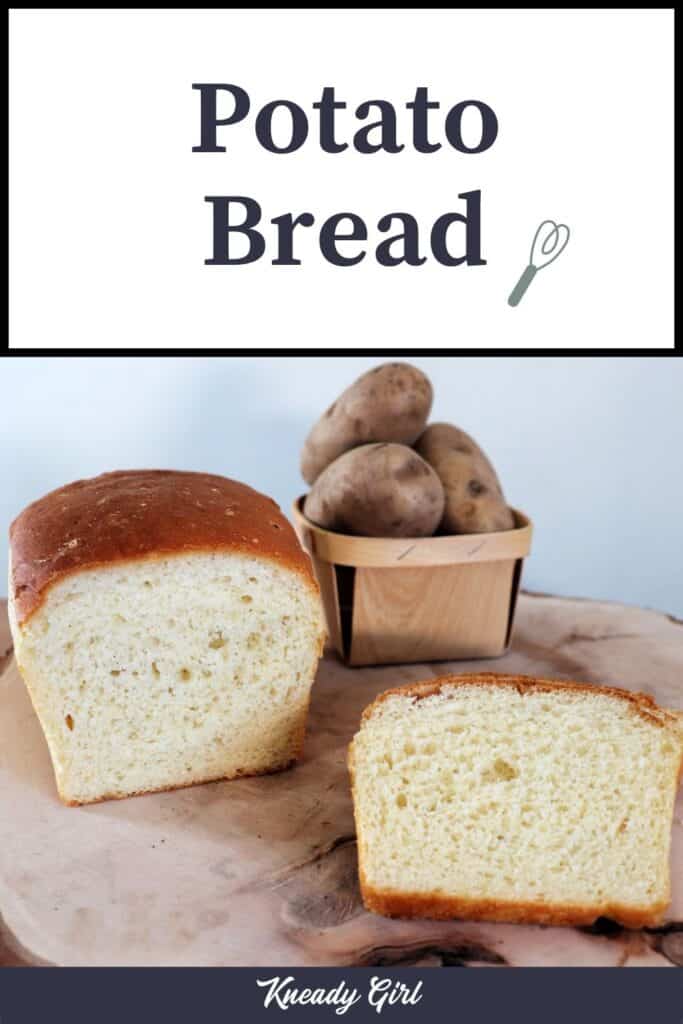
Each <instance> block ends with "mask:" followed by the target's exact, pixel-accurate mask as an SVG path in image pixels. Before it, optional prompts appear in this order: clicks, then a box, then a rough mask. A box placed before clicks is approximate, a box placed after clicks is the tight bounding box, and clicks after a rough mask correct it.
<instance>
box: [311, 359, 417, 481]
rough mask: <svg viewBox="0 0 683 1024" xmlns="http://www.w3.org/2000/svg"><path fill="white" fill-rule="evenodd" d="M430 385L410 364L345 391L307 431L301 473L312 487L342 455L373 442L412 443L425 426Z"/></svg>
mask: <svg viewBox="0 0 683 1024" xmlns="http://www.w3.org/2000/svg"><path fill="white" fill-rule="evenodd" d="M431 407H432V385H431V384H430V383H429V380H428V379H427V377H425V375H424V373H422V371H421V370H418V369H417V368H416V367H415V366H409V365H408V363H384V364H383V365H382V366H376V367H375V368H374V370H369V371H368V372H367V373H364V374H363V376H362V377H359V378H358V380H357V381H356V382H355V384H352V385H351V386H350V387H348V388H347V389H346V391H344V393H343V394H342V395H340V397H339V398H338V399H337V401H336V402H334V403H333V404H332V405H331V406H330V408H329V409H328V410H327V412H326V413H325V414H324V415H323V416H321V418H320V419H319V420H318V422H317V423H316V424H315V426H314V427H313V429H312V430H311V432H310V433H309V435H308V437H307V438H306V441H305V443H304V448H303V452H302V455H301V474H302V476H303V478H304V480H305V481H306V483H307V484H312V483H314V482H315V480H316V479H317V478H318V477H319V476H320V474H321V473H322V471H323V470H324V469H325V467H326V466H329V464H330V463H331V462H333V461H334V459H336V458H337V457H338V456H339V455H341V454H342V453H343V452H346V451H348V450H349V449H350V448H357V447H358V446H359V445H361V444H368V443H370V442H373V441H396V442H398V443H399V444H409V445H410V444H413V442H414V441H415V440H416V439H417V438H418V437H419V436H420V434H421V433H422V431H423V430H424V428H425V425H426V423H427V418H428V416H429V410H430V409H431Z"/></svg>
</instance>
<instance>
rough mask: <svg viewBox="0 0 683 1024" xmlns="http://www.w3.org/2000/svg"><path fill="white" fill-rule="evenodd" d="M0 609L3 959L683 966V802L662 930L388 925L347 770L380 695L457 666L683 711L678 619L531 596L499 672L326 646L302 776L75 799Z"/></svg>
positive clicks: (296, 772) (490, 665) (485, 664)
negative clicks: (641, 696)
mask: <svg viewBox="0 0 683 1024" xmlns="http://www.w3.org/2000/svg"><path fill="white" fill-rule="evenodd" d="M0 611H2V615H1V616H0V964H3V965H5V966H8V965H14V964H23V963H27V964H41V963H50V964H62V965H85V964H88V965H123V964H130V965H245V966H247V965H269V966H282V965H287V966H297V965H299V966H304V965H341V966H345V965H378V966H380V965H394V964H397V965H398V964H400V965H420V966H423V965H425V966H426V965H445V966H481V965H491V966H512V965H527V966H528V965H566V966H571V965H595V966H598V965H604V966H622V965H628V966H672V965H675V964H678V965H681V964H683V870H682V869H683V801H682V799H681V796H680V795H679V801H678V804H677V807H676V812H675V822H674V836H673V850H672V881H673V900H672V904H671V907H670V910H669V914H668V916H667V918H666V920H665V923H664V924H663V925H662V926H661V927H659V928H655V929H647V930H644V931H640V932H629V931H626V930H624V929H622V928H620V927H619V926H617V925H615V924H614V923H613V922H611V921H608V920H600V921H598V922H597V923H596V925H595V926H593V927H591V928H548V927H536V926H517V925H502V924H501V925H497V924H482V923H473V922H466V921H453V922H431V921H401V920H388V919H384V918H381V917H378V916H376V915H373V914H368V913H366V912H365V910H364V909H363V907H362V905H361V903H360V898H359V893H358V881H357V874H356V848H355V836H354V830H353V817H352V809H351V800H350V794H349V788H348V779H347V774H346V765H345V754H346V746H347V744H348V741H349V740H350V738H351V736H352V735H353V733H354V731H355V730H356V728H357V724H358V720H359V717H360V713H361V711H362V709H363V708H364V707H365V706H366V705H367V704H368V703H369V702H370V701H371V700H372V699H373V698H374V697H375V696H376V694H378V693H380V692H381V691H382V690H384V689H387V688H388V687H389V686H395V685H400V684H401V683H408V682H413V681H416V680H418V679H425V678H432V677H433V676H435V675H440V674H442V673H444V672H452V671H455V672H458V671H463V672H466V671H473V670H474V671H476V670H480V669H481V670H486V669H488V670H494V671H496V670H498V671H505V672H513V673H530V674H538V675H545V676H551V677H556V678H559V679H563V678H564V679H570V678H573V679H584V680H587V681H589V682H596V683H597V682H601V683H607V684H613V685H619V686H625V687H627V688H631V689H636V690H643V691H644V692H646V693H650V694H652V695H653V696H654V697H655V698H656V699H657V701H658V702H659V703H660V704H662V705H664V706H667V707H672V708H679V709H681V708H683V625H682V624H681V623H680V622H677V621H676V620H675V619H673V618H672V617H670V616H667V615H664V614H661V613H658V612H653V611H647V610H642V609H638V608H630V607H625V606H621V605H616V604H607V603H601V602H591V601H581V600H572V599H561V598H555V597H550V596H538V595H536V596H534V595H527V594H524V595H521V596H520V599H519V607H518V614H517V625H516V631H515V635H514V638H513V642H512V647H511V649H510V651H509V652H508V653H507V654H506V655H505V656H504V657H503V658H501V659H498V660H497V661H478V662H458V663H440V664H439V663H432V664H423V665H409V666H391V667H386V666H385V667H379V668H364V669H352V668H347V667H345V666H343V665H342V664H341V663H340V662H339V661H338V660H337V659H336V657H334V656H332V655H327V656H326V657H325V658H324V659H323V661H322V662H321V665H320V670H319V673H318V678H317V681H316V685H315V687H314V691H313V700H312V705H311V716H310V722H309V730H308V736H307V741H306V747H305V753H304V757H303V760H302V761H301V763H300V764H299V765H297V766H296V767H295V768H294V769H292V770H290V771H288V772H283V773H280V774H278V775H272V776H267V777H264V778H258V779H241V780H237V781H233V782H227V783H212V784H209V785H205V786H198V787H195V788H192V789H186V790H181V791H178V792H174V793H162V794H154V795H149V796H144V797H138V798H136V799H131V800H123V801H117V802H110V803H103V804H96V805H92V806H90V807H84V808H67V807H63V806H62V805H61V804H60V803H59V801H58V799H57V796H56V792H55V787H54V781H53V777H52V769H51V765H50V761H49V757H48V753H47V749H46V747H45V743H44V740H43V737H42V733H41V731H40V728H39V725H38V722H37V720H36V718H35V715H34V713H33V709H32V707H31V705H30V702H29V700H28V697H27V695H26V691H25V688H24V686H23V684H22V682H21V680H20V678H19V674H18V672H17V669H16V665H15V663H14V661H13V659H12V658H11V654H10V644H9V636H8V631H7V626H6V622H5V621H4V610H2V609H0Z"/></svg>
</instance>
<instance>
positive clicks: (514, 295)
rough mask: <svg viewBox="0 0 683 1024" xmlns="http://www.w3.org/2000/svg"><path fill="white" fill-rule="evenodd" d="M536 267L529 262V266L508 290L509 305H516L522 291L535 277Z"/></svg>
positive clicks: (522, 293)
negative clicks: (510, 289) (509, 290)
mask: <svg viewBox="0 0 683 1024" xmlns="http://www.w3.org/2000/svg"><path fill="white" fill-rule="evenodd" d="M536 270H537V268H536V267H535V266H534V265H533V263H530V264H529V266H528V267H527V268H526V269H525V270H524V273H523V274H522V276H521V277H520V279H519V281H518V282H517V284H516V285H515V287H514V288H513V289H512V291H511V292H510V298H509V299H508V305H509V306H516V305H517V304H518V303H519V301H520V299H521V298H522V296H523V295H524V292H525V291H526V290H527V288H528V287H529V285H530V284H531V282H532V281H533V279H534V278H535V277H536Z"/></svg>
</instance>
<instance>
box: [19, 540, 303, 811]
mask: <svg viewBox="0 0 683 1024" xmlns="http://www.w3.org/2000/svg"><path fill="white" fill-rule="evenodd" d="M11 579H12V574H11V569H10V580H11ZM12 593H13V588H12V586H10V595H11V594H12ZM10 623H11V627H12V632H13V637H14V644H15V654H16V658H17V662H18V664H19V667H20V670H21V672H22V675H23V677H24V679H25V681H26V684H27V687H28V690H29V693H30V695H31V699H32V701H33V705H34V707H35V710H36V712H37V714H38V717H39V719H40V723H41V725H42V728H43V731H44V733H45V736H46V739H47V743H48V746H49V749H50V754H51V756H52V761H53V765H54V770H55V776H56V780H57V786H58V789H59V793H60V796H61V798H62V799H63V800H64V801H65V802H66V803H69V804H82V803H89V802H92V801H96V800H103V799H108V798H116V797H124V796H130V795H133V794H136V793H141V792H149V791H153V790H162V789H172V788H176V787H180V786H186V785H190V784H193V783H198V782H206V781H209V780H214V779H227V778H233V777H235V776H238V775H253V774H259V773H263V772H271V771H276V770H278V769H281V768H284V767H286V766H287V765H288V764H290V763H291V762H292V761H293V760H295V759H296V758H297V756H298V755H299V752H300V749H301V745H302V742H303V736H304V728H305V720H306V713H307V708H308V701H309V692H310V688H311V685H312V683H313V678H314V675H315V671H316V667H317V663H318V659H319V655H320V653H321V646H322V634H323V630H322V622H321V611H320V601H319V597H318V593H317V590H316V589H315V587H314V586H312V585H311V584H310V582H309V581H308V580H307V579H306V578H305V576H303V575H302V574H301V573H297V572H293V571H291V570H290V569H289V568H288V567H286V566H282V565H278V564H277V562H275V561H274V560H273V559H269V558H258V557H250V556H248V555H245V554H242V553H228V552H213V553H204V554H202V553H193V554H189V555H181V554H178V555H172V556H169V557H164V558H147V559H143V560H139V561H130V562H122V563H117V564H115V565H112V566H108V567H102V568H90V569H84V570H82V571H79V572H76V573H73V574H71V575H68V576H65V577H63V578H61V579H60V580H58V581H57V582H56V583H55V584H54V585H53V586H51V587H50V588H49V590H48V591H47V594H46V596H45V600H44V601H43V602H42V604H41V605H40V607H39V608H38V609H37V610H36V611H35V612H34V614H32V615H31V616H30V617H29V618H28V619H27V620H26V621H24V622H22V623H21V624H19V623H18V621H17V615H16V613H15V609H14V608H13V604H12V599H11V598H10Z"/></svg>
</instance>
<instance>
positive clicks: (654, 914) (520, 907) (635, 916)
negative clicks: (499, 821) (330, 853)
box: [361, 877, 667, 928]
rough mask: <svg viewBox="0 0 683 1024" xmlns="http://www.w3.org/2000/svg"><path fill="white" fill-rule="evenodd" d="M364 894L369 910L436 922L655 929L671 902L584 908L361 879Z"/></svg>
mask: <svg viewBox="0 0 683 1024" xmlns="http://www.w3.org/2000/svg"><path fill="white" fill-rule="evenodd" d="M361 895H362V897H363V904H364V905H365V907H366V909H367V910H371V911H373V913H375V914H383V915H384V916H385V917H426V918H431V919H433V920H436V921H444V920H453V919H455V918H464V919H466V920H469V921H504V922H508V923H515V924H549V925H590V924H593V922H594V921H596V920H597V919H598V918H599V917H609V918H611V920H613V921H617V922H618V923H619V924H621V925H623V926H624V927H625V928H648V927H654V926H656V925H658V924H659V923H660V922H661V918H662V914H663V913H664V911H665V910H666V907H667V903H666V902H663V903H659V904H656V905H654V906H650V907H626V906H624V905H623V904H619V903H610V904H604V905H603V906H581V905H579V904H574V905H573V904H570V903H546V902H543V901H539V902H534V903H531V902H522V901H520V902H517V901H508V900H475V899H463V898H460V897H453V896H446V895H442V894H440V893H438V892H435V893H407V892H393V891H391V890H389V889H374V888H373V887H372V886H370V885H368V884H367V882H365V881H364V880H363V878H362V877H361Z"/></svg>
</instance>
